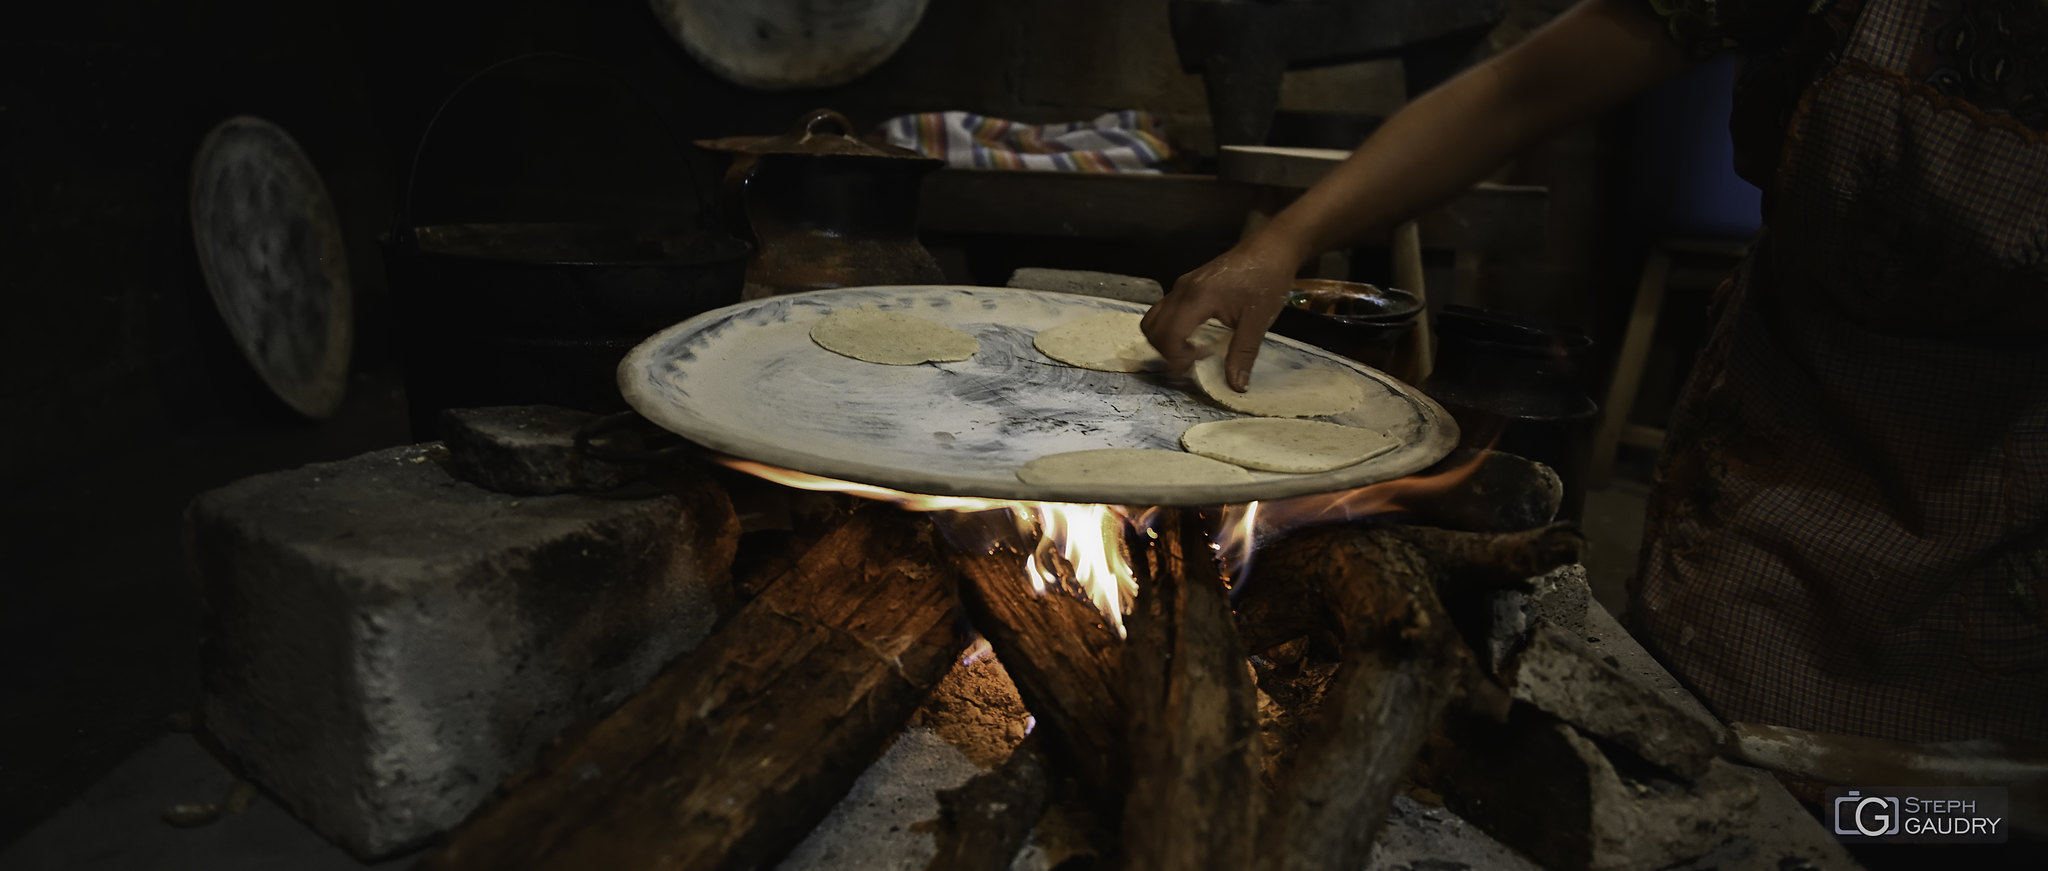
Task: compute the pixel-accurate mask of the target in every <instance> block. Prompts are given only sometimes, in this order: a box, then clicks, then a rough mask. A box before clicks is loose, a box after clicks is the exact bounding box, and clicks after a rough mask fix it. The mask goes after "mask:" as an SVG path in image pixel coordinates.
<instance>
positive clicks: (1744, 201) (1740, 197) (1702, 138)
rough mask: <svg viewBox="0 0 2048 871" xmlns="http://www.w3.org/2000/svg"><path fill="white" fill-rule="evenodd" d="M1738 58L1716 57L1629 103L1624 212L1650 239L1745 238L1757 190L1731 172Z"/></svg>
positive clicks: (1754, 217)
mask: <svg viewBox="0 0 2048 871" xmlns="http://www.w3.org/2000/svg"><path fill="white" fill-rule="evenodd" d="M1737 63H1738V61H1737V59H1736V58H1735V57H1734V56H1732V55H1726V54H1724V55H1721V56H1719V57H1716V58H1713V59H1711V60H1708V61H1705V62H1703V63H1701V64H1699V65H1698V66H1696V67H1694V68H1693V69H1692V70H1691V71H1689V72H1687V73H1686V74H1685V75H1683V76H1680V77H1678V78H1676V79H1673V80H1672V81H1670V82H1666V83H1665V84H1663V85H1662V86H1659V87H1658V88H1656V89H1655V90H1652V91H1651V92H1649V93H1648V94H1645V95H1643V97H1642V98H1641V99H1640V100H1638V101H1637V103H1636V123H1635V131H1634V133H1635V135H1634V137H1633V139H1634V142H1633V147H1632V149H1631V151H1632V155H1633V159H1632V160H1631V164H1632V165H1631V167H1630V172H1629V182H1630V185H1629V187H1630V190H1629V194H1628V197H1627V200H1626V202H1627V204H1628V209H1629V211H1630V212H1633V213H1634V214H1635V215H1636V217H1637V219H1638V220H1640V221H1641V222H1642V224H1641V225H1646V226H1647V228H1648V229H1650V230H1651V231H1652V232H1653V233H1654V234H1655V236H1658V237H1663V238H1671V237H1695V238H1713V239H1724V238H1725V239H1747V238H1749V237H1750V236H1753V235H1755V233H1756V230H1757V227H1758V226H1760V225H1761V224H1762V216H1763V192H1762V191H1760V190H1758V189H1757V187H1756V186H1755V185H1752V184H1750V183H1749V182H1747V181H1745V180H1743V179H1742V177H1741V176H1738V175H1736V174H1735V144H1734V142H1733V140H1731V139H1730V138H1729V135H1728V115H1729V112H1730V111H1732V109H1733V108H1734V86H1735V77H1736V72H1737Z"/></svg>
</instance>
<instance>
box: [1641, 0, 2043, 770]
mask: <svg viewBox="0 0 2048 871" xmlns="http://www.w3.org/2000/svg"><path fill="white" fill-rule="evenodd" d="M1957 5H1960V6H1963V7H1969V6H1970V5H1972V4H1970V3H1968V2H1962V3H1960V4H1957V3H1945V4H1942V7H1941V10H1940V11H1941V12H1943V14H1949V13H1952V12H1953V7H1956V6H1957ZM1964 14H1968V10H1967V9H1965V10H1964ZM1929 23H1930V13H1929V7H1927V6H1926V5H1924V0H1920V2H1916V0H1872V2H1870V3H1869V4H1867V6H1866V7H1865V8H1864V9H1862V10H1861V13H1860V14H1859V15H1858V16H1856V17H1855V19H1854V26H1853V27H1850V28H1848V29H1847V32H1846V34H1845V39H1844V40H1843V41H1842V42H1841V43H1840V44H1839V50H1840V55H1839V57H1840V60H1839V61H1838V62H1835V63H1833V64H1832V66H1830V67H1829V68H1828V69H1827V71H1826V72H1825V74H1824V75H1823V76H1822V77H1821V78H1820V80H1819V81H1817V82H1815V83H1814V84H1812V86H1811V87H1808V88H1806V89H1805V92H1804V94H1803V96H1802V97H1801V98H1800V101H1799V103H1798V105H1797V108H1796V111H1794V112H1792V113H1791V114H1790V115H1789V119H1790V120H1789V125H1788V128H1787V139H1786V141H1785V145H1784V147H1783V149H1782V152H1781V155H1780V160H1779V163H1778V169H1777V172H1776V174H1775V175H1774V176H1773V178H1772V179H1771V180H1770V183H1769V187H1770V189H1771V194H1772V196H1771V203H1770V206H1769V208H1768V214H1767V216H1766V226H1765V230H1764V233H1763V235H1762V237H1761V238H1760V239H1759V241H1758V244H1757V245H1756V246H1755V248H1754V251H1753V253H1752V255H1751V258H1750V260H1749V261H1747V262H1745V263H1744V264H1743V267H1742V269H1741V270H1740V271H1739V272H1738V274H1737V276H1736V278H1735V279H1734V281H1733V282H1732V283H1731V285H1730V286H1729V287H1728V288H1727V290H1726V292H1725V293H1724V294H1723V295H1721V297H1720V298H1719V299H1718V301H1717V305H1718V308H1719V310H1718V311H1717V313H1716V317H1717V326H1716V329H1715V332H1714V335H1713V337H1712V339H1711V340H1710V342H1709V344H1708V347H1707V349H1706V351H1705V352H1704V355H1703V357H1702V359H1701V361H1700V363H1699V365H1698V366H1697V367H1696V368H1695V371H1694V376H1693V380H1692V382H1691V383H1690V384H1689V385H1688V387H1687V390H1686V394H1685V398H1684V400H1683V401H1682V403H1681V407H1680V409H1679V411H1678V412H1677V414H1676V415H1675V416H1674V419H1673V421H1672V423H1671V426H1670V428H1669V435H1668V437H1667V442H1666V444H1665V453H1664V457H1663V459H1662V461H1661V462H1660V464H1659V469H1658V480H1657V483H1658V491H1657V493H1656V495H1655V497H1654V498H1653V500H1652V505H1651V512H1650V517H1649V531H1648V534H1647V538H1646V542H1645V547H1644V552H1643V562H1642V565H1641V568H1640V571H1639V573H1638V580H1637V584H1636V586H1635V588H1634V591H1633V592H1634V595H1635V598H1634V601H1633V603H1632V619H1633V621H1634V622H1635V624H1636V625H1635V629H1636V630H1637V632H1638V634H1639V635H1641V636H1642V637H1643V639H1644V641H1645V643H1646V644H1648V645H1649V646H1650V647H1651V648H1652V650H1653V651H1655V652H1656V653H1657V655H1658V656H1659V658H1660V659H1662V660H1663V661H1664V662H1665V663H1666V664H1667V665H1669V666H1670V667H1671V668H1672V670H1673V671H1674V672H1675V673H1677V674H1678V675H1679V676H1680V677H1681V678H1682V679H1684V680H1685V681H1686V682H1687V683H1689V684H1690V685H1691V686H1692V687H1693V688H1694V689H1695V690H1696V691H1697V692H1698V693H1699V694H1700V695H1701V697H1702V698H1703V699H1705V700H1706V701H1707V702H1708V704H1709V705H1710V706H1712V707H1713V708H1714V709H1715V711H1716V712H1717V713H1718V714H1720V715H1721V716H1722V717H1724V718H1726V719H1730V720H1741V721H1749V722H1761V723H1775V724H1782V725H1790V726H1796V727H1799V728H1804V729H1813V730H1819V731H1826V732H1838V733H1845V734H1852V735H1869V736H1877V737H1888V738H1896V739H1902V740H1909V741H1941V740H1962V739H1969V738H2002V739H2008V740H2026V741H2048V609H2044V604H2048V257H2044V255H2048V135H2044V134H2043V133H2042V132H2041V131H2039V130H2036V129H2034V128H2032V127H2030V126H2028V125H2027V124H2025V123H2021V122H2020V121H2019V120H2016V119H2015V118H2014V117H2012V116H2010V115H2005V114H1992V113H1987V112H1984V111H1982V110H1981V109H1980V108H1979V107H1977V106H1974V105H1973V104H1972V103H1971V102H1969V101H1968V100H1963V99H1958V98H1956V97H1954V96H1950V95H1947V94H1944V93H1943V92H1942V91H1941V90H1940V89H1938V88H1935V87H1930V86H1929V85H1928V84H1926V82H1925V81H1924V80H1923V79H1922V78H1920V77H1916V76H1914V75H1909V74H1908V73H1907V71H1908V70H1909V69H1910V68H1911V66H1912V64H1913V63H1914V62H1915V60H1914V59H1915V58H1916V57H1925V52H1924V51H1923V48H1924V46H1923V42H1924V41H1925V40H1927V39H1928V38H1930V35H1931V34H1934V33H1936V32H1937V29H1934V28H1930V27H1929V26H1928V25H1929ZM2032 74H2033V75H2036V76H2040V77H2041V80H2042V81H2044V82H2048V70H2042V69H2035V70H2033V71H2032Z"/></svg>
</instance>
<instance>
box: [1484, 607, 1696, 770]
mask: <svg viewBox="0 0 2048 871" xmlns="http://www.w3.org/2000/svg"><path fill="white" fill-rule="evenodd" d="M1583 625H1584V624H1583V622H1582V623H1581V626H1582V627H1583ZM1580 631H1583V628H1582V629H1581V630H1580ZM1501 677H1502V682H1503V683H1505V684H1506V685H1507V687H1508V693H1509V694H1510V695H1512V696H1513V697H1514V698H1515V699H1516V700H1517V701H1520V702H1526V703H1528V704H1530V705H1533V706H1535V707H1536V708H1537V709H1538V710H1541V711H1543V712H1545V713H1547V714H1550V715H1551V716H1554V717H1557V718H1558V719H1560V720H1563V721H1565V722H1567V723H1570V724H1572V725H1573V726H1576V727H1578V728H1579V729H1580V730H1581V731H1584V732H1586V733H1587V734H1590V735H1594V736H1597V737H1599V738H1602V739H1605V740H1606V741H1608V742H1611V743H1612V744H1614V745H1616V746H1618V747H1621V748H1623V749H1625V750H1627V751H1629V752H1631V753H1634V754H1635V755H1636V756H1638V757H1641V758H1642V759H1643V760H1644V761H1646V762H1650V763H1652V764H1655V765H1658V766H1661V767H1662V768H1664V769H1666V770H1667V771H1670V772H1672V773H1674V774H1676V775H1678V776H1680V777H1685V778H1697V777H1700V776H1702V775H1704V774H1705V773H1706V771H1707V767H1708V765H1709V764H1710V763H1711V762H1712V761H1713V760H1714V758H1715V757H1716V756H1717V755H1719V752H1720V747H1719V745H1720V740H1721V727H1720V724H1718V723H1716V722H1715V721H1713V720H1712V719H1709V718H1707V717H1705V716H1702V715H1699V714H1696V713H1694V712H1692V711H1690V710H1687V709H1685V708H1682V707H1680V706H1678V705H1675V704H1672V703H1670V702H1668V701H1667V700H1666V699H1665V696H1664V694H1663V693H1662V692H1660V691H1658V690H1657V689H1656V688H1655V687H1652V686H1650V685H1648V684H1646V683H1644V682H1642V681H1638V680H1637V679H1635V677H1633V676H1632V675H1629V674H1627V673H1626V672H1624V671H1622V669H1621V668H1620V664H1619V663H1618V662H1614V663H1610V662H1607V661H1606V660H1604V659H1602V658H1601V656H1600V654H1598V653H1595V652H1594V651H1593V650H1592V649H1591V648H1589V647H1588V646H1587V645H1586V643H1585V642H1584V641H1582V640H1581V639H1580V637H1579V634H1578V633H1577V632H1572V631H1569V630H1566V629H1564V628H1563V627H1560V626H1557V625H1555V624H1553V623H1550V622H1548V621H1545V620H1538V621H1536V622H1535V623H1534V624H1533V625H1532V626H1531V629H1530V633H1529V643H1528V644H1527V645H1526V646H1524V647H1523V648H1522V650H1521V652H1519V653H1517V654H1516V655H1515V657H1514V660H1513V661H1512V662H1510V663H1509V664H1508V667H1507V668H1506V670H1505V671H1503V672H1502V675H1501Z"/></svg>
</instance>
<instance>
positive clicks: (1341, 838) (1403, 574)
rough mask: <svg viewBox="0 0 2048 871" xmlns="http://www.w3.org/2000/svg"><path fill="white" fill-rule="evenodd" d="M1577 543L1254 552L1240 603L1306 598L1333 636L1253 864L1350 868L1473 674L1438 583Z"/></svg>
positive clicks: (1535, 534) (1386, 531) (1495, 572)
mask: <svg viewBox="0 0 2048 871" xmlns="http://www.w3.org/2000/svg"><path fill="white" fill-rule="evenodd" d="M1577 541H1578V539H1577V536H1576V533H1575V532H1572V531H1570V530H1569V528H1567V527H1547V528H1544V529H1539V530H1532V531H1530V532H1527V533H1518V534H1513V535H1500V536H1495V535H1484V534H1474V533H1452V532H1445V531H1443V530H1430V529H1420V528H1412V527H1356V526H1345V527H1331V528H1324V529H1317V530H1311V531H1308V532H1305V533H1301V534H1298V535H1295V536H1291V537H1289V538H1286V539H1282V540H1281V541H1278V542H1274V543H1272V544H1270V545H1268V546H1267V547H1266V548H1264V549H1263V550H1262V551H1261V552H1260V556H1259V560H1258V562H1257V564H1256V567H1255V568H1254V570H1253V572H1252V575H1251V578H1250V580H1249V583H1250V584H1251V586H1250V592H1248V593H1247V599H1248V600H1249V599H1250V598H1251V597H1252V596H1253V595H1258V596H1260V597H1261V598H1264V597H1270V596H1272V595H1274V592H1272V591H1278V593H1279V594H1280V595H1283V596H1287V597H1299V596H1301V595H1302V594H1303V593H1305V592H1308V591H1315V592H1318V593H1320V596H1319V597H1318V598H1320V599H1321V603H1322V605H1323V606H1325V607H1326V609H1327V618H1326V619H1328V620H1330V621H1331V622H1334V624H1335V625H1336V628H1337V629H1338V630H1339V631H1340V632H1341V634H1342V635H1343V655H1342V664H1341V666H1340V667H1339V669H1338V672H1337V675H1336V677H1335V679H1334V683H1333V686H1332V687H1331V689H1330V690H1329V693H1328V695H1327V697H1326V698H1325V699H1324V700H1323V702H1322V708H1323V710H1322V713H1321V715H1320V716H1321V722H1320V724H1319V726H1318V727H1317V729H1316V731H1315V732H1314V733H1313V734H1312V735H1311V736H1310V738H1309V740H1308V742H1307V743H1306V744H1305V745H1304V746H1303V748H1302V749H1301V751H1300V753H1299V756H1298V757H1297V758H1296V760H1295V762H1294V765H1293V766H1292V770H1291V771H1288V772H1284V773H1283V774H1282V778H1281V783H1280V786H1279V789H1278V792H1277V794H1276V795H1275V797H1274V803H1273V807H1272V809H1271V811H1270V812H1269V813H1268V815H1267V817H1266V820H1265V824H1264V826H1263V827H1262V829H1261V832H1260V841H1259V845H1260V849H1259V855H1260V856H1261V860H1262V861H1263V862H1264V867H1265V868H1269V869H1274V871H1281V869H1287V871H1292V869H1318V868H1347V867H1350V868H1355V867H1359V866H1361V865H1362V864H1363V863H1364V862H1365V859H1366V857H1367V855H1368V853H1369V851H1370V849H1371V845H1372V840H1373V837H1374V835H1375V834H1376V833H1377V831H1378V829H1379V827H1380V825H1382V824H1383V822H1384V820H1385V819H1386V814H1387V809H1388V806H1389V804H1390V803H1391V802H1392V800H1393V794H1394V790H1395V788H1396V786H1397V784H1398V783H1399V781H1400V779H1401V777H1402V776H1403V775H1405V774H1406V773H1407V771H1408V769H1409V768H1410V767H1411V766H1412V765H1413V764H1414V762H1415V759H1416V756H1417V755H1418V753H1419V752H1420V751H1421V749H1422V746H1423V744H1424V742H1425V740H1426V739H1427V737H1428V736H1429V734H1430V733H1431V731H1432V730H1433V729H1435V727H1436V724H1437V722H1438V720H1439V719H1440V718H1441V716H1442V714H1443V712H1444V710H1445V708H1446V707H1447V706H1448V704H1449V703H1450V702H1451V701H1452V699H1453V698H1454V697H1455V696H1456V695H1458V694H1459V692H1460V691H1461V690H1462V688H1463V687H1465V686H1467V685H1469V684H1472V683H1476V682H1477V681H1478V678H1477V673H1478V669H1477V665H1476V664H1475V663H1474V662H1473V660H1472V657H1471V654H1470V651H1469V650H1468V649H1467V648H1466V647H1465V646H1464V644H1463V643H1461V640H1460V638H1459V635H1458V633H1457V632H1455V631H1454V629H1453V625H1452V620H1451V619H1450V614H1449V613H1448V612H1447V611H1446V610H1445V607H1444V605H1443V603H1442V602H1441V601H1440V600H1439V598H1438V595H1437V589H1438V586H1439V585H1440V584H1449V585H1457V584H1493V583H1501V582H1504V581H1505V580H1506V579H1511V578H1514V579H1526V578H1528V577H1530V576H1532V575H1537V574H1541V573H1543V572H1544V571H1548V570H1549V569H1550V568H1554V567H1555V565H1556V564H1558V563H1562V562H1568V561H1571V560H1574V559H1576V558H1577ZM1262 590H1264V591H1265V592H1262ZM1265 607H1266V608H1267V610H1268V611H1271V612H1276V613H1278V612H1283V611H1284V610H1285V605H1284V603H1278V602H1269V603H1268V604H1267V605H1266V606H1265ZM1309 607H1310V609H1311V610H1314V606H1313V605H1310V606H1309ZM1283 622H1284V621H1283ZM1292 622H1293V623H1296V624H1300V623H1314V622H1317V621H1316V619H1315V618H1314V617H1295V618H1292Z"/></svg>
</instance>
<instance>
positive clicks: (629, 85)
mask: <svg viewBox="0 0 2048 871" xmlns="http://www.w3.org/2000/svg"><path fill="white" fill-rule="evenodd" d="M536 60H555V61H567V62H569V63H571V64H576V65H579V66H580V67H581V68H582V69H585V70H589V71H591V72H594V73H596V74H597V75H599V76H601V77H603V78H605V79H607V80H609V81H610V83H611V84H613V85H616V86H618V87H619V88H620V90H621V92H623V93H625V94H626V95H627V96H628V97H630V98H632V99H633V100H634V101H636V102H638V103H639V104H640V105H641V107H643V108H645V109H646V110H647V112H648V114H649V115H650V116H652V117H653V119H654V121H655V123H656V124H657V125H658V126H659V127H660V128H661V133H662V134H664V135H665V136H667V138H668V140H669V142H670V144H672V145H674V146H675V147H676V150H677V151H678V152H679V153H680V154H681V156H682V159H683V165H684V176H685V178H686V179H687V180H688V181H689V184H690V192H691V194H693V195H694V196H695V197H696V199H697V206H698V215H699V217H698V222H699V224H704V223H706V219H705V218H703V217H702V216H703V215H707V214H715V213H716V212H715V209H716V200H714V199H713V198H712V194H711V193H710V192H708V191H706V190H705V185H704V183H703V181H702V179H701V178H700V176H701V175H703V173H702V172H701V171H700V167H699V165H698V161H697V157H696V154H695V152H694V151H693V150H692V149H691V148H690V146H689V139H688V138H686V137H684V136H683V135H682V134H681V133H680V132H679V131H678V130H676V127H675V124H674V122H672V121H671V120H670V119H669V118H668V116H667V115H665V114H663V113H662V112H661V111H660V109H659V108H658V107H659V106H660V105H661V103H660V102H659V101H657V100H656V99H655V98H654V95H653V94H651V93H649V92H648V90H647V89H646V88H645V87H644V86H643V85H642V84H641V83H640V82H639V81H638V80H637V79H635V78H633V77H632V76H631V75H628V74H627V73H626V71H625V70H623V69H620V68H618V67H616V66H613V65H611V64H607V63H604V62H601V61H597V60H593V59H591V58H587V57H584V56H582V55H576V54H570V53H568V52H562V51H535V52H528V53H526V54H521V55H515V56H513V57H509V58H506V59H504V60H501V61H498V62H496V63H493V64H491V65H489V66H486V67H484V68H483V69H481V70H478V71H477V72H475V73H473V74H471V75H470V76H469V77H468V78H466V79H463V80H462V82H461V83H460V84H458V85H456V86H455V89H454V90H452V91H450V92H448V96H446V97H444V98H442V100H441V105H440V106H438V107H436V108H435V109H434V114H433V115H432V116H430V117H429V118H428V119H427V126H426V129H425V130H422V131H421V132H420V141H419V143H418V144H416V145H415V146H413V151H412V162H411V163H410V164H409V165H408V167H407V169H406V173H405V192H404V195H403V196H402V197H401V198H400V200H399V204H398V213H397V214H396V215H395V216H393V219H392V229H391V235H390V239H391V240H392V242H393V243H394V244H395V245H397V246H398V248H399V250H406V251H410V250H416V249H417V247H418V245H419V236H418V233H417V232H416V229H417V228H415V227H414V226H413V220H412V218H413V210H412V206H413V188H414V187H415V186H416V185H417V184H418V183H419V177H420V158H421V157H422V156H423V155H425V154H426V153H427V142H428V141H429V140H431V139H432V138H433V136H434V128H435V127H436V126H438V125H439V124H440V123H441V116H442V115H445V114H447V112H448V107H449V106H451V105H454V104H455V102H456V99H457V98H458V97H461V96H462V94H463V92H465V91H467V90H469V88H470V87H471V86H472V85H475V84H476V83H477V82H478V81H481V80H483V79H485V78H487V77H489V76H491V75H493V74H495V73H497V72H498V71H500V70H502V69H504V68H506V67H509V66H513V65H515V64H523V63H527V62H530V61H536ZM825 111H830V110H825ZM812 114H813V115H816V114H817V113H815V112H814V113H812ZM831 114H832V115H833V116H834V117H836V118H838V119H839V122H840V123H841V124H842V125H845V129H849V130H850V129H852V125H851V124H849V123H847V121H846V118H845V116H842V115H839V113H837V112H832V113H831Z"/></svg>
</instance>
